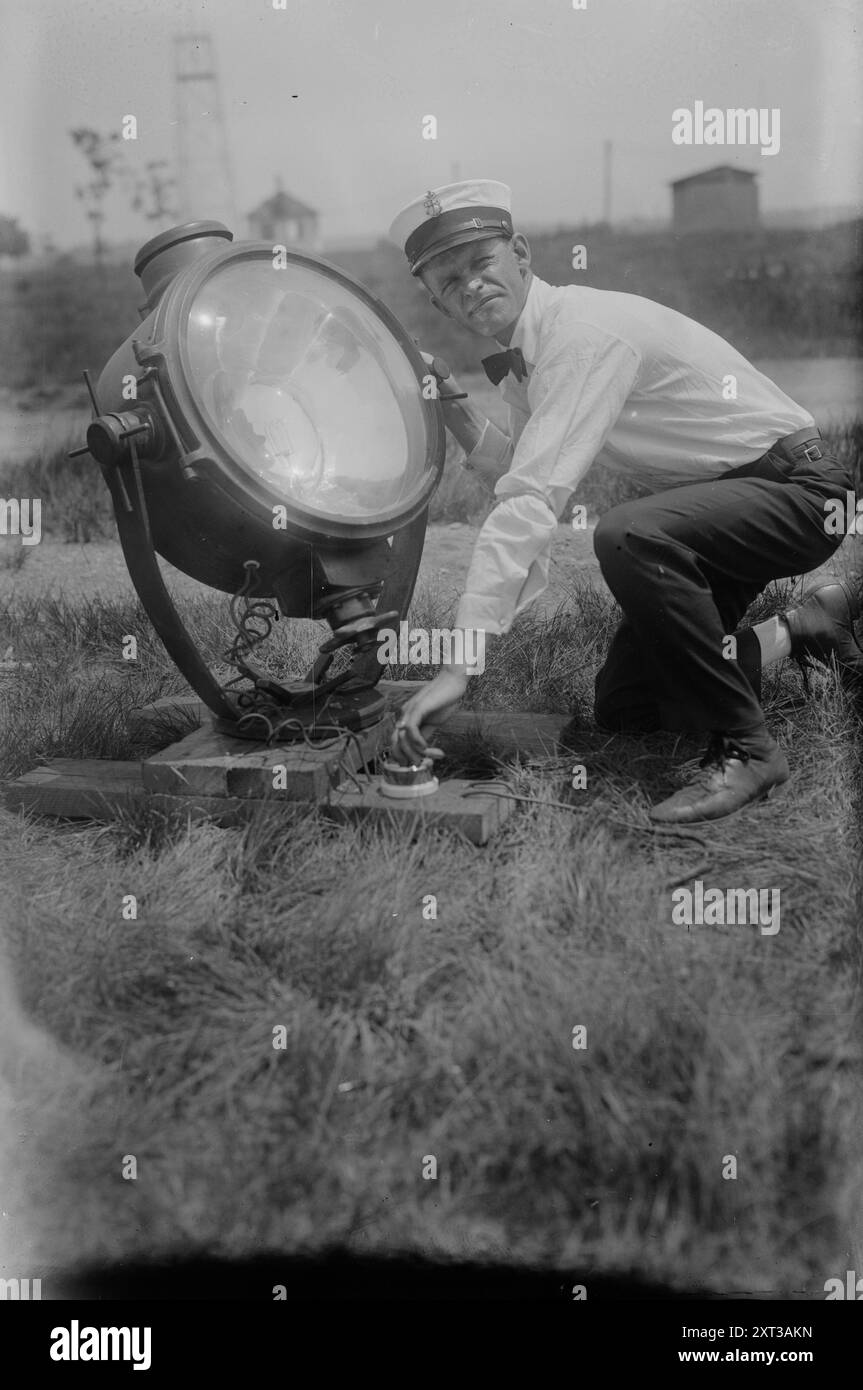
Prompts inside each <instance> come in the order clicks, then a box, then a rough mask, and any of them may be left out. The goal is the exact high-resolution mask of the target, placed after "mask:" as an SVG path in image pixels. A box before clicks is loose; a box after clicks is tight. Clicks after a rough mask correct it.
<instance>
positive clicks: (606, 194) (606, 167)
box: [602, 140, 613, 227]
mask: <svg viewBox="0 0 863 1390" xmlns="http://www.w3.org/2000/svg"><path fill="white" fill-rule="evenodd" d="M612 149H613V147H612V143H611V141H610V140H603V142H602V220H603V222H604V223H605V224H606V226H608V227H610V226H611V160H612Z"/></svg>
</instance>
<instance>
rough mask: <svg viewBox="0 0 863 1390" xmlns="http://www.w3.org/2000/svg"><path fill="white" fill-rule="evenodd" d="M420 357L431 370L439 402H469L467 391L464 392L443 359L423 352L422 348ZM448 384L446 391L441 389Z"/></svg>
mask: <svg viewBox="0 0 863 1390" xmlns="http://www.w3.org/2000/svg"><path fill="white" fill-rule="evenodd" d="M420 357H421V358H422V360H423V361H424V362H425V364H426V366H427V367H430V368H431V371H432V375H433V377H434V379H435V381H436V382H437V385H438V400H439V401H452V400H467V391H462V389H461V387H460V386H459V384H458V382H457V381H456V379H455V377H454V376H453V374H452V372H451V371H450V369H449V364H448V363H446V362H445V361H444V360H443V358H442V357H433V356H432V354H431V353H430V352H423V350H422V348H420ZM444 382H446V390H445V391H442V390H441V389H440V388H441V387H442V386H443V384H444Z"/></svg>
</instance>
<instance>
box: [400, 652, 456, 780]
mask: <svg viewBox="0 0 863 1390" xmlns="http://www.w3.org/2000/svg"><path fill="white" fill-rule="evenodd" d="M467 682H468V677H467V676H463V675H461V674H459V673H458V672H455V671H439V672H438V674H437V675H436V676H435V678H434V680H433V681H428V682H427V684H425V685H424V686H423V688H422V690H420V691H418V693H417V694H416V695H412V696H411V698H410V699H409V700H408V702H407V704H405V705H402V708H401V710H400V712H399V717H398V723H397V724H396V728H395V733H394V734H393V738H392V750H393V753H394V755H395V756H396V757H397V758H399V759H401V760H402V761H403V762H408V763H419V762H421V761H422V759H423V758H424V757H426V756H428V752H429V746H428V744H427V743H426V741H425V739H424V737H423V735H422V734H421V733H420V725H421V724H438V723H440V717H441V716H442V714H443V711H444V710H447V709H449V707H450V706H451V705H455V704H458V702H459V700H460V699H461V698H462V696H463V695H464V693H465V691H466V690H467ZM436 715H437V716H438V717H437V718H435V716H436Z"/></svg>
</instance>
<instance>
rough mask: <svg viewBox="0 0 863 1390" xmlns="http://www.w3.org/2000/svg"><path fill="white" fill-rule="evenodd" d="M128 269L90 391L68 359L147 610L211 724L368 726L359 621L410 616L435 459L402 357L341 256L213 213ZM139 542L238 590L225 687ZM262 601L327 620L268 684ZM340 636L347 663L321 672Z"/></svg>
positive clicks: (406, 350)
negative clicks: (84, 395)
mask: <svg viewBox="0 0 863 1390" xmlns="http://www.w3.org/2000/svg"><path fill="white" fill-rule="evenodd" d="M135 273H136V275H137V276H138V277H139V279H140V280H141V283H142V286H143V289H144V292H145V295H146V301H145V303H144V305H143V306H142V307H141V310H140V313H141V315H142V322H141V324H140V325H139V326H138V328H137V330H136V331H135V332H134V333H132V334H130V336H129V337H128V338H127V339H126V341H125V342H124V343H123V344H122V345H121V346H120V347H119V348H118V349H117V351H116V352H115V353H114V355H113V356H112V357H111V359H110V361H109V362H108V363H107V365H106V366H105V368H104V370H103V371H102V373H101V375H100V377H99V379H98V383H97V385H96V387H95V388H94V387H93V386H92V384H91V382H90V378H89V376H88V374H87V373H86V372H85V380H86V382H87V386H88V390H89V392H90V398H91V403H92V406H93V412H94V418H93V420H92V422H91V424H90V426H89V428H88V430H87V443H86V446H85V447H83V448H81V449H77V450H75V451H74V454H75V455H77V454H85V453H89V454H91V455H92V456H93V457H94V458H95V459H96V460H97V461H98V463H99V465H100V467H101V469H102V472H103V475H104V477H105V480H106V482H107V485H108V487H109V489H110V493H111V498H112V502H113V506H114V511H115V515H116V518H117V525H118V530H119V534H120V540H121V543H122V546H123V552H124V556H125V560H126V563H127V566H128V568H129V572H130V575H131V577H132V580H133V583H134V585H135V588H136V590H137V592H138V595H139V596H140V599H141V602H142V603H143V605H144V608H145V609H146V611H147V613H148V616H149V617H150V619H151V621H152V622H153V625H154V627H155V628H156V631H157V632H158V634H159V636H160V637H161V639H162V641H163V643H164V645H165V647H166V648H167V650H168V652H169V654H170V656H171V657H172V659H173V660H174V662H175V664H176V665H177V666H178V668H179V669H180V671H181V672H182V674H183V675H184V676H185V677H186V679H187V680H188V681H189V684H190V685H191V686H192V687H193V689H194V690H195V691H196V692H197V693H198V694H199V695H200V696H201V698H202V699H203V700H204V701H205V702H206V704H207V705H208V706H209V707H210V709H211V710H212V711H213V713H214V714H215V715H216V716H217V720H218V721H219V723H220V727H222V728H226V729H230V730H231V731H232V732H236V733H240V734H245V735H247V736H249V737H254V738H261V737H262V736H268V737H270V736H273V734H274V732H276V731H277V732H278V736H279V738H280V739H281V740H284V739H286V738H290V737H299V736H305V737H313V738H314V737H324V736H326V735H328V734H332V732H333V729H334V728H335V729H343V728H354V729H356V728H362V727H366V726H367V725H368V724H370V723H373V722H375V720H376V719H378V718H380V717H381V715H382V713H383V700H382V698H381V697H380V695H379V693H378V692H376V691H375V690H374V686H375V683H376V682H377V680H378V678H379V676H380V674H381V670H382V667H381V666H380V664H379V662H378V660H377V650H376V649H377V633H378V631H379V629H380V628H382V627H391V626H392V625H393V624H394V623H395V622H397V621H398V620H399V619H400V618H401V617H402V616H404V615H405V614H406V612H407V607H408V604H409V602H410V598H411V595H412V593H413V588H414V584H415V582H416V575H417V570H418V568H419V562H420V558H421V555H422V546H423V540H424V536H425V529H426V522H427V516H428V505H429V501H430V499H431V496H432V494H433V492H434V490H435V488H436V487H437V485H438V482H439V480H440V476H441V472H442V469H443V462H444V453H445V433H444V426H443V418H442V412H441V407H440V403H439V401H438V400H437V399H436V398H432V399H427V394H428V393H424V389H423V385H424V380H428V377H427V372H428V368H427V367H426V365H425V363H424V361H423V359H422V356H421V355H420V352H419V350H418V349H417V347H416V346H415V344H414V343H413V342H412V340H411V339H410V338H409V336H408V335H407V333H406V332H405V330H404V329H403V327H402V326H401V324H400V323H399V322H398V320H397V319H396V318H395V317H394V316H393V314H391V313H390V311H389V310H388V309H387V308H386V307H385V306H384V305H383V304H381V303H380V301H379V300H377V299H375V298H374V296H372V295H371V294H370V293H369V292H368V291H367V290H366V289H365V288H364V287H363V286H362V285H360V284H359V283H358V282H357V281H356V280H354V279H353V278H352V277H351V276H349V275H347V274H345V273H344V271H342V270H340V269H338V268H337V267H335V266H332V265H330V264H328V263H327V262H326V261H323V260H321V259H320V258H319V257H312V256H309V255H306V254H302V253H300V252H295V251H288V250H287V249H286V248H284V247H276V248H274V247H273V246H272V245H269V244H266V243H259V242H238V243H236V244H234V243H233V237H232V234H231V232H230V231H229V230H228V229H227V227H225V226H223V225H222V224H221V223H219V222H190V223H186V224H184V225H183V226H180V227H174V228H171V229H170V230H168V231H166V232H163V233H161V234H160V235H159V236H156V237H154V238H153V239H152V240H150V241H148V242H147V243H146V245H145V246H143V247H142V248H141V250H140V251H139V252H138V255H137V256H136V259H135ZM157 554H158V555H160V556H162V557H163V558H164V559H165V560H167V561H168V562H169V563H170V564H172V565H174V566H176V568H177V569H179V570H182V571H183V572H184V573H185V574H188V575H191V576H192V577H193V578H194V579H197V580H200V581H201V582H202V583H204V584H206V585H209V586H210V587H212V588H214V589H217V590H222V591H223V592H226V593H229V594H231V595H233V596H234V598H233V600H232V613H233V615H234V620H235V624H236V626H237V639H236V640H235V643H234V646H233V647H232V649H231V660H232V664H233V665H235V666H236V667H237V670H238V676H237V678H235V680H234V681H231V682H228V683H227V685H226V686H222V685H220V684H219V682H218V681H217V680H216V678H215V676H214V674H213V673H212V671H211V670H210V668H209V666H208V665H207V664H206V662H205V661H204V659H203V657H202V656H201V655H200V653H199V652H198V651H197V649H196V647H195V646H194V643H193V642H192V639H191V637H190V635H189V633H188V632H187V631H186V629H185V627H184V625H183V623H182V621H181V619H180V616H179V614H178V612H177V610H176V608H175V606H174V604H173V601H172V599H171V597H170V594H169V593H168V590H167V588H166V586H165V583H164V580H163V578H162V574H161V571H160V568H159V565H158V562H157V559H156V555H157ZM272 600H275V604H274V603H273V602H272ZM276 605H277V607H276ZM279 612H281V614H282V615H284V616H285V617H289V618H319V619H326V621H327V622H328V623H329V624H330V626H331V628H332V630H333V635H332V637H331V638H330V639H329V640H328V641H327V642H325V643H324V644H323V645H322V647H321V649H320V655H319V657H318V660H317V661H316V662H315V664H314V666H313V667H312V669H311V671H309V672H308V673H307V675H306V676H305V677H304V678H303V679H302V680H299V681H292V682H289V683H287V684H284V685H283V684H280V683H279V682H276V681H273V680H272V679H271V678H269V677H268V676H266V675H264V674H263V673H262V672H261V671H259V670H257V669H256V668H255V667H254V666H253V665H252V664H251V662H250V661H249V654H250V652H251V651H252V649H253V648H254V646H256V645H257V644H258V642H260V641H261V640H262V639H263V637H264V636H266V635H267V634H268V633H269V631H270V628H271V625H272V621H273V620H274V619H275V618H277V617H278V616H279ZM342 646H349V647H352V648H353V657H352V661H351V663H350V665H349V666H348V668H347V670H346V671H342V673H341V674H340V675H338V676H336V677H331V678H330V679H329V680H328V679H326V672H327V671H328V669H329V666H330V663H331V662H332V660H333V656H334V653H335V651H336V650H338V648H339V647H342ZM239 681H244V682H245V686H244V688H243V689H240V690H237V689H230V688H229V687H230V686H232V685H236V684H237V682H239Z"/></svg>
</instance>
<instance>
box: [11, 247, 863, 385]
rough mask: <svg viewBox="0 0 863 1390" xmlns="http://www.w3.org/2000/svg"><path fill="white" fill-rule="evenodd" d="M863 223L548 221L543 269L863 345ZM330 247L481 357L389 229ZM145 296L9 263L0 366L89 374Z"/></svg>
mask: <svg viewBox="0 0 863 1390" xmlns="http://www.w3.org/2000/svg"><path fill="white" fill-rule="evenodd" d="M861 229H863V222H861V221H854V222H846V223H841V224H839V225H837V226H834V227H829V228H825V229H818V230H813V229H799V230H798V229H785V228H781V229H780V228H776V229H770V230H762V231H759V232H738V233H715V232H711V233H702V234H698V235H689V236H685V237H676V236H674V235H672V233H671V232H663V233H650V234H638V235H636V234H632V233H629V234H627V233H622V232H616V231H614V230H613V229H609V228H607V227H602V226H593V227H583V228H573V229H571V230H567V231H560V232H555V233H546V234H543V235H538V236H535V237H532V238H531V245H532V248H533V253H534V258H533V264H534V267H535V269H536V271H537V273H538V274H539V275H541V276H542V277H543V279H546V280H549V281H551V282H552V283H553V284H580V285H591V286H594V287H596V288H597V289H616V290H624V291H627V292H628V293H631V294H640V295H644V296H646V297H647V298H648V299H656V300H658V301H659V302H660V303H662V304H667V305H669V306H670V307H671V308H674V309H678V310H680V311H681V312H682V313H684V314H688V315H690V316H691V317H692V318H695V319H698V320H699V321H700V322H701V323H704V324H706V325H707V326H708V327H709V328H712V329H713V330H714V331H715V332H717V333H720V334H721V335H722V336H723V337H724V338H727V339H728V340H729V341H730V342H731V343H733V344H734V346H735V347H737V348H739V349H740V351H741V352H743V353H745V354H747V355H748V356H751V357H826V356H857V355H859V354H860V352H861V344H863V245H861ZM580 246H583V247H584V250H585V254H584V257H583V259H584V260H586V268H585V269H583V270H573V268H572V266H573V248H575V247H580ZM328 259H330V260H331V261H332V262H333V263H334V264H337V265H340V266H342V267H343V268H344V269H345V270H347V271H348V272H349V273H350V274H352V275H354V276H355V277H356V278H357V279H358V280H360V281H361V282H362V283H363V284H364V285H365V286H366V287H367V288H368V289H369V290H371V292H372V293H373V294H374V295H376V296H377V297H378V298H379V299H381V300H382V301H383V302H384V303H385V304H386V305H387V306H388V307H389V308H390V309H391V310H392V311H393V312H394V313H395V314H396V316H397V317H398V318H399V319H400V320H401V322H402V323H403V324H404V325H405V327H406V328H407V330H408V332H409V333H410V334H411V335H412V336H413V337H414V338H416V339H417V340H418V341H419V343H420V344H421V346H422V347H424V348H426V349H427V350H433V351H435V352H438V353H440V354H442V355H443V356H444V357H446V358H447V359H448V360H449V362H450V365H451V366H452V367H453V368H454V369H456V370H461V371H464V370H467V369H470V368H476V365H477V362H478V359H479V357H480V356H482V354H483V351H484V350H485V349H484V342H483V340H482V339H478V338H473V337H472V336H471V335H469V334H467V333H465V332H463V331H462V330H461V329H458V328H456V327H455V326H454V325H452V324H451V323H449V322H448V321H447V319H445V318H443V317H442V316H441V315H440V314H438V313H437V312H436V310H435V309H434V308H433V307H432V306H431V304H430V303H429V301H428V299H427V297H426V295H425V292H424V290H423V289H422V288H421V286H420V285H419V284H418V283H417V282H416V281H415V280H414V279H413V278H412V277H411V275H410V274H409V273H408V270H407V265H406V262H405V259H404V256H403V255H402V253H401V252H400V251H399V250H398V248H397V247H395V246H392V245H390V244H389V243H388V242H386V241H380V242H379V243H378V244H377V245H376V246H375V247H373V248H372V249H369V250H363V251H351V252H338V253H335V252H334V253H332V255H330V256H329V257H328ZM577 259H579V260H580V259H582V258H581V257H579V258H577ZM130 261H131V257H130ZM141 299H142V292H141V287H140V285H139V283H138V281H137V280H136V279H135V277H134V275H133V273H132V269H131V264H129V265H128V266H125V265H121V264H115V263H111V262H107V263H106V264H105V265H103V266H102V267H100V268H99V269H96V268H95V267H93V266H92V265H82V264H80V263H79V262H77V261H74V260H72V259H71V258H68V257H67V258H63V257H61V258H59V259H58V261H57V262H56V263H55V264H54V265H49V266H46V267H43V268H39V269H38V270H30V271H28V272H26V273H24V272H17V273H16V272H8V273H7V274H5V275H0V325H2V326H0V378H2V380H3V381H4V382H5V383H6V384H7V385H12V386H13V387H15V388H26V387H28V386H32V385H37V384H38V385H43V386H45V385H52V384H56V385H62V384H67V383H70V382H72V381H75V380H78V379H80V373H81V370H82V368H83V367H85V366H89V367H91V368H93V369H94V370H98V369H100V368H101V366H102V365H103V364H104V362H105V361H106V359H107V358H108V357H109V356H110V354H111V353H112V352H113V351H114V349H115V348H116V347H117V346H118V345H119V343H121V342H122V341H123V339H124V338H125V337H126V335H127V334H128V333H129V332H130V331H131V330H132V329H133V328H134V327H135V325H136V324H137V322H138V313H137V306H138V304H139V303H140V302H141Z"/></svg>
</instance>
